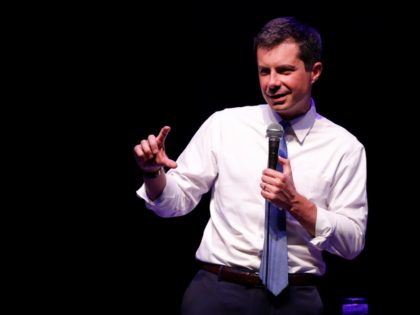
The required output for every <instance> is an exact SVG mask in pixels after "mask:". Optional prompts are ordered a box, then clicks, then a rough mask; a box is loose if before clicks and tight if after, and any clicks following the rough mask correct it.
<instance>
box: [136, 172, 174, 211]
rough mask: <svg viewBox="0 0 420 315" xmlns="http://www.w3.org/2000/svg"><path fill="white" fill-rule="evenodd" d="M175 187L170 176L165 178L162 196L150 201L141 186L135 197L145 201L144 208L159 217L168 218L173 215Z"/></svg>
mask: <svg viewBox="0 0 420 315" xmlns="http://www.w3.org/2000/svg"><path fill="white" fill-rule="evenodd" d="M176 191H177V187H176V184H175V182H173V181H172V180H171V179H170V176H166V186H165V188H164V189H163V191H162V194H161V195H160V196H159V197H158V198H156V199H155V200H151V199H150V198H149V197H148V196H147V193H146V185H145V184H143V185H142V186H141V187H140V188H139V189H138V190H137V192H136V193H137V196H139V197H140V198H142V199H143V200H144V201H145V204H146V207H147V208H148V209H150V210H152V211H153V212H155V213H156V214H157V215H159V216H161V217H170V216H172V215H173V214H174V211H173V204H174V202H173V200H174V199H175V197H176Z"/></svg>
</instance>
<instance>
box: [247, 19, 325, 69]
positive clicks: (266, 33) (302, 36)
mask: <svg viewBox="0 0 420 315" xmlns="http://www.w3.org/2000/svg"><path fill="white" fill-rule="evenodd" d="M287 40H293V41H294V42H296V43H297V44H298V45H299V48H300V53H299V55H298V57H299V59H301V60H302V61H303V63H304V64H305V70H306V71H310V70H311V69H312V66H313V65H314V63H315V62H317V61H320V60H321V54H322V41H321V35H320V34H319V32H318V31H317V30H316V29H315V28H313V27H311V26H310V25H308V24H305V23H302V22H300V21H299V20H297V19H296V18H295V17H280V18H276V19H273V20H271V21H269V22H268V23H267V24H265V25H264V26H263V28H262V29H261V30H260V32H259V33H258V34H257V36H256V37H255V38H254V49H255V51H257V49H258V48H266V49H271V48H274V47H275V46H277V45H279V44H281V43H283V42H285V41H287Z"/></svg>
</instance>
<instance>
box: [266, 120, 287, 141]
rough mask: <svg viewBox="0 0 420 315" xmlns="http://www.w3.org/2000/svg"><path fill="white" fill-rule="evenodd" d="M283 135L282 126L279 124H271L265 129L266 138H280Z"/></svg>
mask: <svg viewBox="0 0 420 315" xmlns="http://www.w3.org/2000/svg"><path fill="white" fill-rule="evenodd" d="M283 134H284V129H283V126H282V125H280V124H279V123H272V124H270V125H269V126H268V127H267V137H269V138H281V137H283Z"/></svg>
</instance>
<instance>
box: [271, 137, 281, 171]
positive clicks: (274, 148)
mask: <svg viewBox="0 0 420 315" xmlns="http://www.w3.org/2000/svg"><path fill="white" fill-rule="evenodd" d="M279 144H280V139H279V138H277V137H272V138H269V140H268V168H271V169H273V170H275V169H277V161H278V152H279Z"/></svg>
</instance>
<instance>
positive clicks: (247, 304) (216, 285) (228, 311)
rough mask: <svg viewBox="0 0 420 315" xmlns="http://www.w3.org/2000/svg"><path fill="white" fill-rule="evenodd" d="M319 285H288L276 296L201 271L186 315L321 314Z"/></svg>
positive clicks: (186, 300)
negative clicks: (221, 279) (317, 286)
mask: <svg viewBox="0 0 420 315" xmlns="http://www.w3.org/2000/svg"><path fill="white" fill-rule="evenodd" d="M322 310H323V304H322V301H321V297H320V295H319V293H318V289H317V288H316V286H288V287H287V288H286V289H284V291H283V292H281V293H280V295H279V296H277V297H275V296H274V295H272V294H271V293H269V292H267V291H266V290H265V289H264V288H261V287H247V286H244V285H241V284H236V283H232V282H226V281H220V280H219V279H218V277H217V275H215V274H213V273H210V272H207V271H205V270H199V271H198V273H197V274H196V275H195V277H194V278H193V280H192V281H191V283H190V285H189V286H188V288H187V290H186V291H185V294H184V299H183V301H182V308H181V314H182V315H234V314H235V315H236V314H238V315H239V314H240V315H265V314H266V315H321V314H322Z"/></svg>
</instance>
